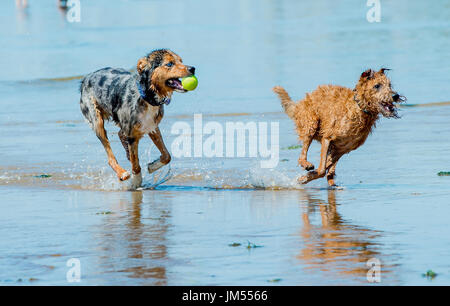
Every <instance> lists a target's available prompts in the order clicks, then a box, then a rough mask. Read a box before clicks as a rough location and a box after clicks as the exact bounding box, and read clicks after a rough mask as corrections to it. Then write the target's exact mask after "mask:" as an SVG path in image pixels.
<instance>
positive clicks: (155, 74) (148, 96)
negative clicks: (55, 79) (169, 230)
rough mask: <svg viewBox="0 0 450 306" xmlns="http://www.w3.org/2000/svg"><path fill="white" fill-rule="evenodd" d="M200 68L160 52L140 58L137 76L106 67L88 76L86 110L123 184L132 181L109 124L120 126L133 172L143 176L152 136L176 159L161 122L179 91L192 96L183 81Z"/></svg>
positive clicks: (82, 105) (82, 88) (83, 99)
mask: <svg viewBox="0 0 450 306" xmlns="http://www.w3.org/2000/svg"><path fill="white" fill-rule="evenodd" d="M194 72H195V68H194V67H191V66H186V65H184V64H183V63H182V59H181V58H180V57H179V56H178V55H177V54H175V53H174V52H172V51H170V50H168V49H159V50H155V51H153V52H151V53H150V54H148V55H147V56H145V57H143V58H141V59H139V61H138V64H137V69H136V72H129V71H127V70H124V69H119V68H110V67H108V68H103V69H100V70H97V71H95V72H93V73H90V74H88V75H86V77H85V78H84V79H83V80H82V81H81V85H80V92H81V98H80V109H81V112H82V114H83V116H84V117H85V118H86V120H87V121H88V123H89V124H90V126H91V128H92V129H93V130H94V132H95V133H96V135H97V137H98V138H99V139H100V141H101V142H102V144H103V146H104V147H105V150H106V153H107V155H108V162H109V164H110V166H111V167H112V168H113V170H114V171H115V172H116V173H117V176H118V177H119V178H120V179H121V180H126V179H128V178H129V177H130V175H129V174H128V172H127V171H125V170H124V169H123V168H122V167H120V166H119V165H118V163H117V161H116V159H115V157H114V154H113V153H112V151H111V147H110V144H109V140H108V137H107V134H106V131H105V129H104V120H110V119H111V120H113V121H114V122H115V124H116V125H118V126H119V127H120V131H119V137H120V140H121V143H122V144H123V147H124V149H125V151H126V154H127V158H128V159H129V160H130V161H131V164H132V170H133V174H136V175H138V174H140V171H141V169H140V166H139V161H138V158H137V155H138V154H137V143H138V142H139V140H140V139H141V138H142V137H143V136H144V135H145V134H148V135H150V137H151V139H152V140H153V141H154V142H155V144H156V145H157V147H158V149H159V150H160V151H161V154H162V160H163V161H167V163H168V161H170V155H169V153H168V151H167V149H166V148H165V146H164V142H163V141H162V137H161V134H160V131H159V129H158V124H159V122H160V121H161V119H162V117H163V115H164V104H168V103H169V102H170V99H171V97H172V93H173V91H175V90H176V91H179V92H186V91H185V90H183V88H182V87H181V83H180V82H179V80H178V79H179V78H182V77H186V76H191V75H193V74H194Z"/></svg>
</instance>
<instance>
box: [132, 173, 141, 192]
mask: <svg viewBox="0 0 450 306" xmlns="http://www.w3.org/2000/svg"><path fill="white" fill-rule="evenodd" d="M141 185H142V173H141V172H139V173H138V174H134V173H133V175H132V176H131V184H130V188H131V189H133V190H134V189H137V188H138V187H141Z"/></svg>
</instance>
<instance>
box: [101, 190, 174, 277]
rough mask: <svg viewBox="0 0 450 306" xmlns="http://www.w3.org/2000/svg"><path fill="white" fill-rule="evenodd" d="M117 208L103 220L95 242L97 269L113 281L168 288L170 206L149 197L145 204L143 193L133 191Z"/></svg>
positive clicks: (121, 200)
mask: <svg viewBox="0 0 450 306" xmlns="http://www.w3.org/2000/svg"><path fill="white" fill-rule="evenodd" d="M144 203H145V204H144ZM116 207H118V209H117V210H116V211H115V212H114V213H113V214H110V215H108V216H106V217H105V219H104V220H105V221H104V223H103V225H102V229H101V235H100V236H99V238H100V239H98V242H97V243H98V245H99V250H100V252H101V255H100V258H101V266H100V270H102V273H106V275H110V277H113V278H117V279H122V278H123V277H124V276H125V277H127V278H131V279H135V280H136V281H137V283H135V284H144V285H167V275H166V265H167V261H168V254H167V238H166V236H167V231H168V229H169V227H170V218H171V212H170V208H169V207H170V203H168V202H167V201H156V200H155V198H154V197H152V196H150V197H149V198H148V199H146V200H145V201H144V193H143V191H134V192H130V193H125V198H122V199H120V201H119V202H118V205H117V206H116ZM103 277H104V276H103Z"/></svg>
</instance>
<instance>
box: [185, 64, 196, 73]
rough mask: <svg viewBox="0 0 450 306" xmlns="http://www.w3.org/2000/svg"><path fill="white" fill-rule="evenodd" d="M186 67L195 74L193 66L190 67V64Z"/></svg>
mask: <svg viewBox="0 0 450 306" xmlns="http://www.w3.org/2000/svg"><path fill="white" fill-rule="evenodd" d="M187 67H188V69H187V70H188V71H189V72H190V73H192V74H195V67H192V66H187Z"/></svg>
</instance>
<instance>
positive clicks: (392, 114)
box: [380, 102, 398, 118]
mask: <svg viewBox="0 0 450 306" xmlns="http://www.w3.org/2000/svg"><path fill="white" fill-rule="evenodd" d="M380 107H381V114H383V116H384V117H388V118H398V113H397V107H396V106H395V105H394V103H392V102H382V103H380Z"/></svg>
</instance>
